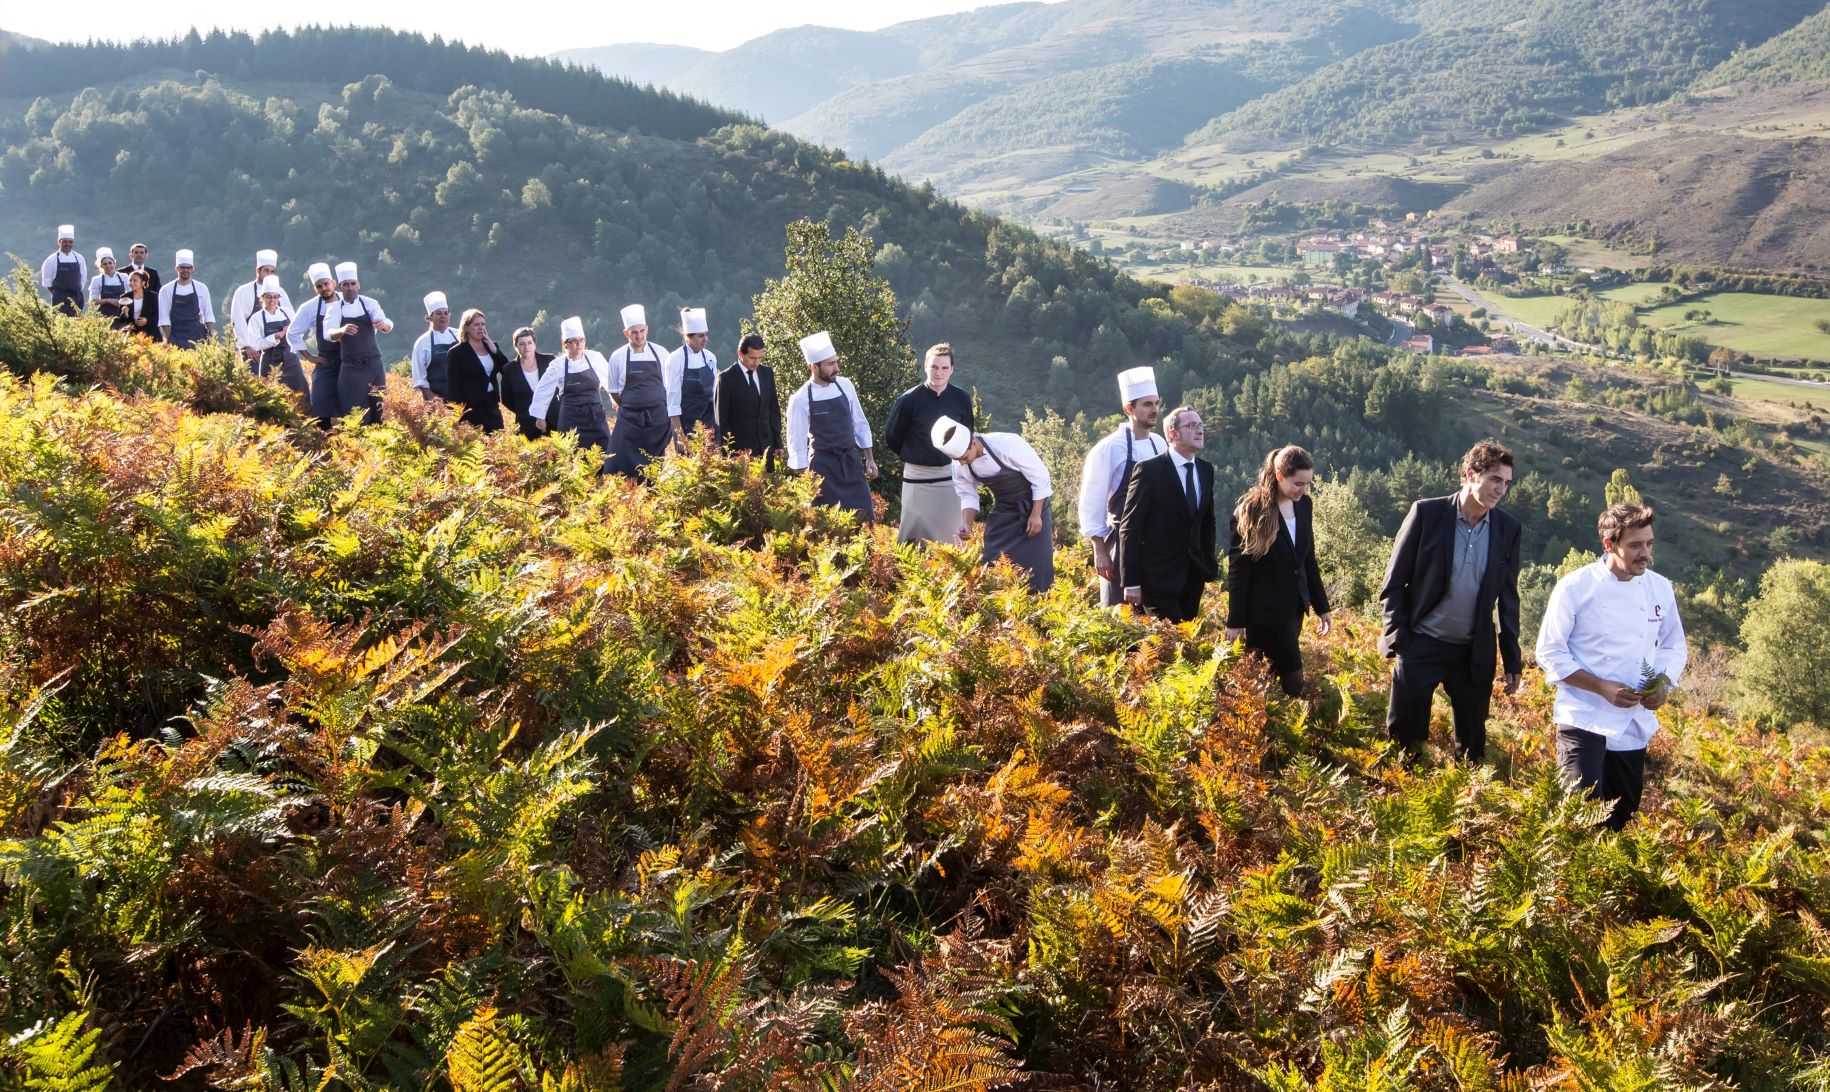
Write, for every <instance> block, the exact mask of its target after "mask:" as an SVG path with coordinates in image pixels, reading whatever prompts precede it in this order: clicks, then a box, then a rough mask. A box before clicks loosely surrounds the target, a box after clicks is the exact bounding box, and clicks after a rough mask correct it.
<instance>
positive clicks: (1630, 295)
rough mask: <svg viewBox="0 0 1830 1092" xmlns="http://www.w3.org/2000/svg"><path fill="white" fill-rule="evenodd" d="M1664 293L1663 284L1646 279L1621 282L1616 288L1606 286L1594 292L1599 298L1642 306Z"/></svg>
mask: <svg viewBox="0 0 1830 1092" xmlns="http://www.w3.org/2000/svg"><path fill="white" fill-rule="evenodd" d="M1664 294H1665V286H1664V285H1662V284H1652V283H1650V282H1646V281H1640V282H1636V283H1634V284H1623V285H1620V286H1619V287H1616V288H1608V289H1604V290H1603V291H1600V292H1597V293H1595V295H1596V296H1598V297H1600V298H1601V299H1604V300H1613V301H1614V302H1616V303H1630V304H1632V305H1633V306H1635V307H1644V306H1646V305H1647V304H1649V303H1652V302H1653V301H1655V300H1657V299H1658V298H1659V297H1660V296H1662V295H1664Z"/></svg>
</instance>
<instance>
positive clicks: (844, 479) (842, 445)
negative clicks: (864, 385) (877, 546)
mask: <svg viewBox="0 0 1830 1092" xmlns="http://www.w3.org/2000/svg"><path fill="white" fill-rule="evenodd" d="M833 389H835V390H837V391H838V392H839V397H837V398H825V399H821V400H819V401H815V400H814V397H813V390H814V385H813V384H811V383H809V384H808V385H807V432H808V435H809V438H811V439H812V440H813V456H812V458H810V459H809V460H808V469H810V470H812V471H813V472H814V473H815V474H818V475H819V476H820V491H819V493H818V495H816V496H815V497H814V498H813V502H814V503H815V504H824V505H827V506H829V507H833V508H849V509H851V510H852V511H853V512H856V513H858V518H859V519H860V520H862V521H863V522H865V523H869V522H871V521H872V520H873V519H875V518H876V515H877V513H876V509H875V508H874V507H872V505H871V485H870V482H868V481H866V480H865V477H864V467H863V466H862V465H861V464H860V463H859V461H858V435H857V433H856V432H854V431H852V427H851V399H849V398H847V397H846V396H845V391H844V389H843V388H841V387H840V386H839V385H838V384H837V383H834V384H833Z"/></svg>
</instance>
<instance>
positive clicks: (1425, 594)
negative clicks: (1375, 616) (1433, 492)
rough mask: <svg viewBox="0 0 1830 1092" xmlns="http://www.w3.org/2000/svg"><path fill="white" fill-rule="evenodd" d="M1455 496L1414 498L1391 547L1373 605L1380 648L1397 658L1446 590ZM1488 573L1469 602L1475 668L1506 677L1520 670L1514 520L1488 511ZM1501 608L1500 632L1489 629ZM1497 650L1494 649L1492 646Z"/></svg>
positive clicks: (1452, 547)
mask: <svg viewBox="0 0 1830 1092" xmlns="http://www.w3.org/2000/svg"><path fill="white" fill-rule="evenodd" d="M1459 499H1460V498H1459V495H1451V496H1447V497H1436V498H1433V499H1431V500H1420V501H1418V502H1417V503H1416V504H1413V505H1411V510H1410V511H1409V512H1408V513H1406V514H1405V517H1404V525H1403V526H1402V527H1400V528H1398V540H1397V541H1396V542H1395V543H1393V545H1392V560H1391V564H1390V565H1388V566H1386V569H1385V586H1384V587H1382V588H1380V589H1379V603H1380V606H1381V607H1382V608H1383V610H1384V613H1385V632H1384V633H1383V634H1382V635H1381V636H1380V637H1379V651H1380V652H1383V653H1385V655H1387V656H1395V655H1397V654H1399V653H1401V652H1403V651H1404V645H1405V642H1406V641H1409V640H1410V637H1411V630H1412V628H1413V627H1415V626H1416V624H1417V623H1418V622H1419V621H1421V620H1422V619H1423V618H1424V617H1425V616H1426V615H1428V614H1429V613H1430V611H1432V610H1434V609H1435V608H1436V604H1438V603H1440V602H1442V597H1443V596H1444V595H1447V594H1448V591H1449V565H1450V563H1451V562H1452V560H1453V559H1454V557H1455V521H1456V520H1457V519H1459V518H1460V515H1459V513H1458V510H1457V505H1458V502H1459ZM1487 518H1488V519H1489V520H1490V521H1491V522H1490V523H1489V524H1488V526H1487V571H1486V573H1485V575H1483V576H1482V577H1481V587H1480V594H1479V596H1477V597H1476V598H1475V600H1474V634H1473V636H1474V644H1473V649H1472V654H1473V656H1474V669H1475V673H1476V674H1477V675H1492V674H1493V665H1494V661H1495V660H1496V659H1498V660H1503V661H1504V662H1505V665H1506V673H1507V674H1509V675H1516V674H1518V673H1519V672H1520V671H1521V670H1523V664H1524V659H1523V657H1521V656H1520V654H1519V521H1518V520H1516V519H1513V518H1512V517H1511V516H1509V515H1507V514H1506V513H1504V512H1502V511H1500V510H1499V509H1497V508H1495V509H1493V510H1492V511H1490V512H1489V513H1488V516H1487ZM1495 604H1497V605H1498V606H1499V628H1498V631H1497V633H1496V632H1495V629H1494V621H1493V615H1494V610H1493V608H1494V606H1495ZM1496 646H1497V647H1496Z"/></svg>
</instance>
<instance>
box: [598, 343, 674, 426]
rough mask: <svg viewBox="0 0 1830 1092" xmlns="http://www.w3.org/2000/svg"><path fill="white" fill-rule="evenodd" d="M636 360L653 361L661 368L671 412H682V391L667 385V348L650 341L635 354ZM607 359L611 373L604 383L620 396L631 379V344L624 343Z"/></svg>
mask: <svg viewBox="0 0 1830 1092" xmlns="http://www.w3.org/2000/svg"><path fill="white" fill-rule="evenodd" d="M635 358H636V360H638V361H648V360H652V361H654V362H655V363H656V364H659V365H660V366H661V386H663V387H665V388H666V389H667V399H666V400H667V404H668V405H670V406H672V407H673V409H672V411H671V412H673V413H678V412H680V391H679V389H678V388H676V387H670V386H668V385H667V348H666V347H665V346H663V345H660V344H657V343H656V342H653V341H648V342H645V343H644V344H643V345H642V351H641V352H639V353H637V354H635ZM605 359H606V360H608V361H609V371H608V372H607V373H606V374H605V376H604V382H605V383H606V384H608V386H607V387H606V388H605V389H607V390H608V391H609V392H610V393H611V394H614V395H619V396H620V395H621V394H622V393H623V384H624V383H625V382H626V381H627V380H628V378H629V344H628V343H627V342H624V343H623V344H621V345H618V346H617V347H616V348H615V349H612V350H611V351H610V355H609V356H608V357H606V358H605Z"/></svg>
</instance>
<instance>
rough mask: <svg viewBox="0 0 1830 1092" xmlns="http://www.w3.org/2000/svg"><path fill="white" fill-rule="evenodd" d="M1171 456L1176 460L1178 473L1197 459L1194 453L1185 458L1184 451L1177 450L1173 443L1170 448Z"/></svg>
mask: <svg viewBox="0 0 1830 1092" xmlns="http://www.w3.org/2000/svg"><path fill="white" fill-rule="evenodd" d="M1169 457H1170V458H1171V459H1172V460H1174V461H1175V467H1176V473H1177V474H1180V473H1181V472H1182V468H1183V467H1184V466H1187V465H1188V464H1189V463H1192V462H1194V461H1195V457H1194V456H1193V455H1191V456H1189V457H1188V458H1183V457H1182V453H1181V452H1180V451H1177V450H1176V449H1175V447H1174V446H1173V445H1172V446H1171V447H1170V448H1169Z"/></svg>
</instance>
